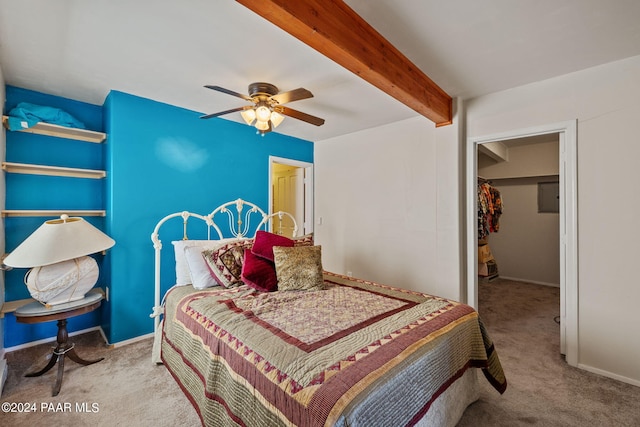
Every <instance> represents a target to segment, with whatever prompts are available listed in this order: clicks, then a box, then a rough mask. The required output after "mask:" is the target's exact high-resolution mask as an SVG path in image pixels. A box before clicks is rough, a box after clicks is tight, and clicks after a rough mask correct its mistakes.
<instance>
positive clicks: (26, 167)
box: [2, 162, 107, 179]
mask: <svg viewBox="0 0 640 427" xmlns="http://www.w3.org/2000/svg"><path fill="white" fill-rule="evenodd" d="M2 169H4V170H5V171H7V172H10V173H23V174H30V175H51V176H67V177H72V178H91V179H100V178H104V177H105V176H107V173H106V172H105V171H103V170H94V169H78V168H66V167H61V166H45V165H33V164H28V163H11V162H2Z"/></svg>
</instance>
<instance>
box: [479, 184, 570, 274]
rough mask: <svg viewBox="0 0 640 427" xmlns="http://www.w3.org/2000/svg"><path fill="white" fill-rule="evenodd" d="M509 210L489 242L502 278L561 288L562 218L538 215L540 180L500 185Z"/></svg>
mask: <svg viewBox="0 0 640 427" xmlns="http://www.w3.org/2000/svg"><path fill="white" fill-rule="evenodd" d="M494 186H495V187H496V188H497V189H498V190H499V191H500V194H501V196H502V197H503V200H504V203H505V207H504V213H503V215H502V216H501V218H500V230H499V232H497V233H491V234H490V235H489V238H488V241H489V245H490V247H491V251H492V252H493V255H494V257H495V258H496V262H497V264H498V272H499V274H500V276H501V277H505V278H510V279H515V280H523V281H527V282H532V283H538V284H543V285H550V286H560V218H559V217H560V215H559V214H557V213H549V212H546V213H539V212H538V184H537V180H536V179H533V180H532V179H514V180H508V181H496V183H495V184H494Z"/></svg>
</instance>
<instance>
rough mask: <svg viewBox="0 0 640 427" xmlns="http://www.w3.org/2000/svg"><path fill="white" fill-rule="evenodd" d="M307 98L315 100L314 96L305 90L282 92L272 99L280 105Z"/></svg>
mask: <svg viewBox="0 0 640 427" xmlns="http://www.w3.org/2000/svg"><path fill="white" fill-rule="evenodd" d="M307 98H313V94H312V93H311V92H309V91H308V90H307V89H304V88H298V89H294V90H290V91H288V92H282V93H279V94H277V95H273V96H272V97H271V99H274V100H276V101H278V104H286V103H287V102H293V101H299V100H301V99H307Z"/></svg>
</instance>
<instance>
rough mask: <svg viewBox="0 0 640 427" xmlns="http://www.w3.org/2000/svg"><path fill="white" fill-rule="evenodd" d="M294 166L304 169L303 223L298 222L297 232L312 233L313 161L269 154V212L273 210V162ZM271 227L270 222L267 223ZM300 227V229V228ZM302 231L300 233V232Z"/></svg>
mask: <svg viewBox="0 0 640 427" xmlns="http://www.w3.org/2000/svg"><path fill="white" fill-rule="evenodd" d="M274 163H279V164H282V165H288V166H295V167H298V168H303V169H304V181H303V184H304V224H298V228H299V230H298V234H303V235H304V234H309V233H313V194H314V193H313V190H314V189H313V163H309V162H303V161H300V160H294V159H287V158H285V157H277V156H269V214H272V213H273V212H272V210H273V164H274ZM269 227H271V224H269ZM300 227H302V230H300ZM300 231H302V233H300Z"/></svg>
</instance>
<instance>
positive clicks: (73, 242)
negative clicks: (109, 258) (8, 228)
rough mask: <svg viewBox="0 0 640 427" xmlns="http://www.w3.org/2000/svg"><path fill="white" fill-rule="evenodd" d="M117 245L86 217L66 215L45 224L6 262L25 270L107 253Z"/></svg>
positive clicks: (8, 257)
mask: <svg viewBox="0 0 640 427" xmlns="http://www.w3.org/2000/svg"><path fill="white" fill-rule="evenodd" d="M115 243H116V242H115V240H113V239H112V238H111V237H109V236H107V235H106V234H104V233H103V232H102V231H100V230H98V229H97V228H95V227H94V226H93V225H91V224H89V223H88V222H87V221H85V220H84V219H83V218H79V217H68V216H67V215H62V216H61V217H60V219H54V220H50V221H46V222H45V223H44V224H42V225H41V226H40V227H39V228H38V229H37V230H36V231H34V232H33V234H31V235H30V236H29V237H27V239H26V240H25V241H24V242H22V243H21V244H20V246H18V247H17V248H16V249H15V250H14V251H13V252H11V253H10V254H9V255H8V256H7V257H6V258H5V259H4V264H5V265H8V266H9V267H22V268H31V267H39V266H44V265H50V264H55V263H57V262H60V261H67V260H70V259H74V258H79V257H81V256H84V255H89V254H93V253H96V252H100V251H104V250H106V249H109V248H110V247H112V246H113V245H115Z"/></svg>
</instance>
